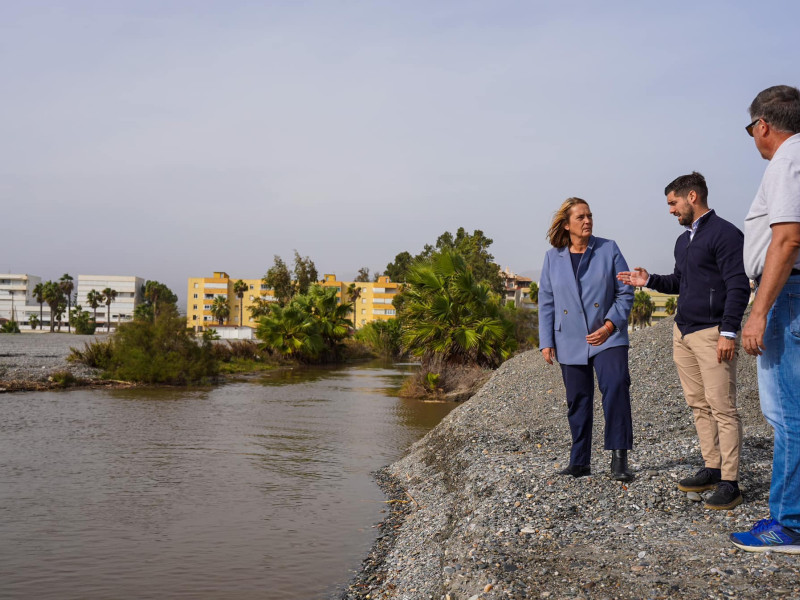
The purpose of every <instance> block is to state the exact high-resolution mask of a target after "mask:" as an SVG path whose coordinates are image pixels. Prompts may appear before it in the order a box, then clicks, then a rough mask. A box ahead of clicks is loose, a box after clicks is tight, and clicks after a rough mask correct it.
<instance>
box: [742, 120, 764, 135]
mask: <svg viewBox="0 0 800 600" xmlns="http://www.w3.org/2000/svg"><path fill="white" fill-rule="evenodd" d="M760 120H761V117H758V118H757V119H756V120H755V121H753V122H752V123H750V125H748V126H747V127H745V128H744V129H745V131H746V132H747V135H749V136H750V137H753V127H755V126H756V125H757V124H758V122H759V121H760Z"/></svg>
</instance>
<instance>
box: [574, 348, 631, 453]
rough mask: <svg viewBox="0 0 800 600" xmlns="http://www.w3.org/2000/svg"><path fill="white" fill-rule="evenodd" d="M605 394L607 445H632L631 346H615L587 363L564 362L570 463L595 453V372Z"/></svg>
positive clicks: (620, 447)
mask: <svg viewBox="0 0 800 600" xmlns="http://www.w3.org/2000/svg"><path fill="white" fill-rule="evenodd" d="M593 369H594V372H595V373H597V385H598V387H599V388H600V393H601V394H602V395H603V413H604V414H605V422H606V423H605V425H606V426H605V449H606V450H630V449H631V448H633V423H632V422H631V394H630V387H631V376H630V373H629V372H628V347H627V346H615V347H613V348H609V349H608V350H603V351H602V352H600V353H599V354H597V355H595V356H594V357H592V358H590V359H589V364H588V365H561V375H562V377H563V378H564V387H566V388H567V417H568V419H569V429H570V431H571V432H572V450H571V451H570V454H569V464H571V465H589V463H590V462H591V457H592V424H593V421H594V374H593V373H592V370H593Z"/></svg>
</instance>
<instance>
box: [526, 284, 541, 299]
mask: <svg viewBox="0 0 800 600" xmlns="http://www.w3.org/2000/svg"><path fill="white" fill-rule="evenodd" d="M528 289H529V290H530V292H529V293H528V297H529V298H530V299H531V302H533V303H534V304H539V284H538V283H536V282H535V281H531V286H530V288H528Z"/></svg>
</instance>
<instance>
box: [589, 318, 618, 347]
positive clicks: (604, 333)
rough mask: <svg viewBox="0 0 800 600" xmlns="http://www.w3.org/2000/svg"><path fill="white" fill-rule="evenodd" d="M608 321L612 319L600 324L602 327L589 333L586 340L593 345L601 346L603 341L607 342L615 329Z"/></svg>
mask: <svg viewBox="0 0 800 600" xmlns="http://www.w3.org/2000/svg"><path fill="white" fill-rule="evenodd" d="M606 323H610V321H606V322H605V323H603V324H602V325H601V326H600V329H598V330H596V331H593V332H592V333H590V334H589V335H587V336H586V341H587V342H589V343H590V344H591V345H592V346H599V345H601V344H602V343H603V342H605V341H606V340H607V339H608V338H610V337H611V333H612V331H613V326H611V328H610V327H609V325H607V324H606Z"/></svg>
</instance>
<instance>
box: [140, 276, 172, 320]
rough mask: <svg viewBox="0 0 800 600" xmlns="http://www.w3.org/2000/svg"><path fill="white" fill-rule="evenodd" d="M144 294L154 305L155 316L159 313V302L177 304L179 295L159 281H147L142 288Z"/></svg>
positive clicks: (147, 300)
mask: <svg viewBox="0 0 800 600" xmlns="http://www.w3.org/2000/svg"><path fill="white" fill-rule="evenodd" d="M142 292H143V293H142V296H143V297H144V299H145V301H146V302H148V303H149V304H150V305H151V306H152V307H153V318H155V317H158V315H159V311H160V309H159V304H162V305H164V304H177V302H178V296H176V295H175V294H174V293H173V291H172V290H171V289H169V288H168V287H167V286H166V285H165V284H163V283H161V282H159V281H147V282H145V284H144V286H143V288H142Z"/></svg>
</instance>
